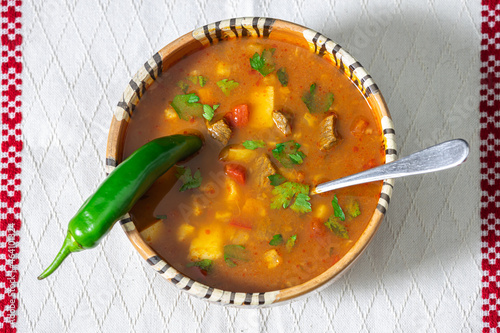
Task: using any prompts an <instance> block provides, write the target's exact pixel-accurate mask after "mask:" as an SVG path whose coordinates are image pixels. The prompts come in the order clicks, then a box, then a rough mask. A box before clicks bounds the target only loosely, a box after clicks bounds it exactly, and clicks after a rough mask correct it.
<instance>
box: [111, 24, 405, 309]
mask: <svg viewBox="0 0 500 333" xmlns="http://www.w3.org/2000/svg"><path fill="white" fill-rule="evenodd" d="M266 29H267V30H266ZM245 30H246V31H247V36H245V37H242V35H244V31H245ZM235 31H236V32H235ZM238 32H239V34H238ZM237 35H238V36H237ZM255 37H257V38H271V39H277V40H281V41H286V42H289V43H292V44H295V45H298V46H301V47H304V48H308V49H310V50H311V52H315V53H317V54H319V55H321V56H323V57H324V58H326V59H328V60H329V61H330V62H331V64H332V66H335V67H337V68H339V70H341V71H343V72H344V74H345V75H346V77H348V78H349V79H350V80H351V81H352V82H353V83H354V84H355V85H356V86H357V87H358V89H359V90H360V92H361V93H363V94H364V95H365V97H366V99H367V101H368V103H369V104H370V106H371V107H372V110H373V113H374V115H375V116H376V118H377V119H379V121H380V127H381V128H382V130H383V134H384V144H385V148H386V163H388V162H391V161H393V160H395V159H396V158H397V152H396V144H395V138H394V128H393V125H392V121H391V118H390V115H389V112H388V109H387V106H386V103H385V101H384V98H383V96H382V94H381V93H380V91H379V90H378V87H377V85H376V84H375V83H374V82H373V79H372V78H371V77H370V76H369V75H368V73H367V72H366V71H365V70H364V69H363V67H362V66H361V65H360V64H359V62H357V61H356V60H355V59H354V58H352V57H351V56H350V55H349V54H348V53H347V52H346V51H345V50H343V49H342V48H341V47H340V46H339V45H338V44H335V43H334V42H333V41H331V40H330V39H329V38H327V37H325V36H323V35H321V34H319V33H317V32H315V31H313V30H311V29H308V28H305V27H302V26H300V25H297V24H294V23H290V22H286V21H281V20H275V19H269V18H238V19H231V20H225V21H220V22H216V23H212V24H209V25H207V26H204V27H202V28H199V29H196V30H194V31H193V32H191V33H188V34H186V35H184V36H182V37H180V38H178V39H177V40H175V41H173V42H172V43H170V44H169V45H167V46H165V47H164V48H163V49H161V50H160V51H159V52H158V53H157V54H155V55H154V56H153V57H152V58H151V59H150V60H148V62H146V63H145V64H144V66H143V67H142V68H141V69H140V70H139V72H138V73H137V74H136V75H135V76H134V78H133V79H132V80H131V81H130V83H129V85H128V86H127V88H126V90H125V92H124V95H123V98H122V100H121V101H120V102H119V104H118V107H117V110H116V112H115V115H114V116H113V120H112V123H111V127H110V131H109V136H108V145H107V154H106V167H107V170H108V172H111V171H112V170H113V169H114V168H115V167H116V165H118V164H119V163H120V161H121V159H122V147H123V141H124V135H125V132H126V128H127V125H128V121H129V119H130V116H131V115H133V110H134V107H135V105H137V103H139V100H140V98H141V97H142V95H143V94H144V92H145V91H146V90H147V88H148V87H149V86H150V85H151V84H152V83H153V82H154V80H155V78H156V77H158V75H161V72H164V71H166V70H167V69H168V68H169V67H170V66H171V65H172V64H174V63H176V62H177V61H178V60H179V59H181V58H182V57H184V56H186V55H189V54H191V53H193V52H196V51H197V50H199V49H200V48H203V47H210V45H211V44H213V43H217V42H220V41H222V40H226V39H231V38H255ZM392 187H393V181H392V179H388V180H386V181H385V182H384V185H383V188H382V193H381V198H380V200H379V205H378V207H377V209H376V210H375V212H374V213H373V215H372V217H371V220H370V222H369V223H368V226H367V227H366V229H365V231H364V232H363V234H362V235H361V237H360V238H359V240H358V241H357V242H356V243H355V244H354V246H353V247H352V248H351V249H350V250H349V252H348V253H347V254H346V255H345V256H344V257H343V258H341V259H340V260H339V261H338V262H337V263H336V264H334V265H333V266H332V267H331V268H329V269H328V270H327V271H325V272H324V273H322V274H320V275H319V276H317V277H315V278H313V279H311V280H309V281H307V282H305V283H303V284H301V285H297V286H294V287H291V288H287V289H282V290H277V291H274V292H269V293H258V295H257V293H254V294H245V293H234V292H231V291H220V295H219V296H217V297H218V299H217V297H213V295H214V292H216V291H217V290H214V288H210V287H208V286H204V285H202V284H200V283H198V282H190V281H189V280H190V279H189V278H187V277H185V276H183V275H182V274H180V273H179V272H177V271H175V269H174V271H173V272H170V273H168V271H170V270H171V269H173V267H170V266H169V265H168V264H167V263H165V262H164V261H163V259H161V258H160V257H159V256H158V255H157V254H156V253H155V251H154V250H153V249H151V248H150V247H149V245H148V244H147V243H146V242H145V241H144V240H143V239H142V237H141V236H140V234H139V232H138V231H137V229H135V225H134V223H133V221H131V219H130V217H129V216H126V217H125V218H124V219H123V220H122V221H120V223H121V224H122V227H123V228H124V230H125V231H126V233H127V236H128V237H129V239H130V240H131V242H132V244H133V245H134V247H135V248H136V249H137V250H138V251H139V253H140V254H141V256H142V257H143V258H144V259H146V260H147V261H148V263H149V264H150V265H152V266H153V268H154V269H155V270H157V271H158V272H159V273H160V274H162V276H163V277H165V278H166V279H167V280H169V281H171V282H173V283H174V284H175V285H176V286H177V287H179V288H181V289H185V290H187V291H188V292H189V293H191V294H193V295H195V296H198V297H203V298H207V299H209V300H210V301H215V302H218V303H222V304H236V305H251V306H254V305H256V306H263V305H269V304H273V303H283V302H284V301H287V300H291V299H294V298H296V297H298V296H301V295H304V294H306V293H308V292H310V291H312V290H316V289H318V288H320V287H324V286H326V285H327V284H328V283H331V282H332V281H333V280H335V278H338V277H339V276H340V275H341V273H342V272H344V271H345V270H346V269H347V268H348V267H349V266H350V265H351V264H352V263H353V262H354V261H355V259H356V258H358V257H359V255H360V254H361V252H362V251H363V250H364V249H365V248H366V246H367V245H368V243H369V242H370V240H371V239H372V237H373V235H374V234H375V232H376V230H377V228H378V227H379V225H380V223H381V221H382V219H383V217H384V214H385V212H386V209H387V207H388V204H389V201H390V196H391V194H392ZM164 264H165V265H166V266H163V267H161V266H162V265H164ZM165 267H168V268H165ZM186 279H187V280H188V282H184V281H185V280H186ZM191 281H192V280H191ZM181 282H182V283H181ZM189 284H191V286H190V288H189V289H187V287H186V286H188V285H189ZM193 286H196V287H197V289H196V290H193V289H195V288H194V287H193ZM210 290H212V291H211V293H210V295H209V296H208V297H207V295H208V292H209V291H210ZM205 292H206V293H205ZM239 294H244V295H239Z"/></svg>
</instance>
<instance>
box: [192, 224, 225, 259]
mask: <svg viewBox="0 0 500 333" xmlns="http://www.w3.org/2000/svg"><path fill="white" fill-rule="evenodd" d="M223 251H224V250H223V245H222V231H221V228H220V226H218V225H210V226H206V227H204V228H201V229H200V231H199V232H198V235H197V237H196V238H194V239H193V240H192V241H191V246H190V248H189V259H190V260H191V261H199V260H203V259H210V260H215V259H218V258H220V257H221V256H222V254H223Z"/></svg>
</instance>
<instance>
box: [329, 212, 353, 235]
mask: <svg viewBox="0 0 500 333" xmlns="http://www.w3.org/2000/svg"><path fill="white" fill-rule="evenodd" d="M325 225H326V227H327V228H328V229H330V230H331V231H333V233H334V234H335V235H337V236H339V237H340V238H344V239H349V233H348V232H347V228H346V227H345V226H344V225H343V224H342V223H340V222H339V221H338V218H336V217H334V216H333V215H332V216H330V218H329V219H328V221H326V222H325Z"/></svg>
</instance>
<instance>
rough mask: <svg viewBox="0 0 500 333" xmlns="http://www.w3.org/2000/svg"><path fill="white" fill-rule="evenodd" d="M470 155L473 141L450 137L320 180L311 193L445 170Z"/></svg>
mask: <svg viewBox="0 0 500 333" xmlns="http://www.w3.org/2000/svg"><path fill="white" fill-rule="evenodd" d="M467 155H469V144H468V143H467V141H465V140H462V139H455V140H450V141H446V142H443V143H440V144H437V145H435V146H432V147H429V148H426V149H424V150H421V151H418V152H416V153H413V154H411V155H408V156H406V157H403V158H402V159H399V160H397V161H394V162H391V163H387V164H384V165H381V166H379V167H376V168H373V169H369V170H366V171H363V172H359V173H356V174H354V175H351V176H347V177H344V178H340V179H337V180H332V181H329V182H326V183H322V184H319V185H317V186H316V187H315V188H313V189H312V191H311V194H318V193H323V192H328V191H332V190H336V189H338V188H342V187H347V186H352V185H358V184H363V183H369V182H373V181H376V180H383V179H389V178H399V177H406V176H411V175H418V174H421V173H428V172H435V171H441V170H445V169H449V168H453V167H455V166H457V165H459V164H461V163H462V162H463V161H465V159H466V158H467Z"/></svg>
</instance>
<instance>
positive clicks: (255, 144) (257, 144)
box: [243, 140, 266, 150]
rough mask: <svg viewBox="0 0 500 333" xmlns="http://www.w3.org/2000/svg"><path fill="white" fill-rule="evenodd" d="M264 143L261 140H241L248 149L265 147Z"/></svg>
mask: <svg viewBox="0 0 500 333" xmlns="http://www.w3.org/2000/svg"><path fill="white" fill-rule="evenodd" d="M265 146H266V143H265V142H264V141H262V140H247V141H245V142H243V147H245V148H246V149H250V150H255V149H257V148H262V147H265Z"/></svg>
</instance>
